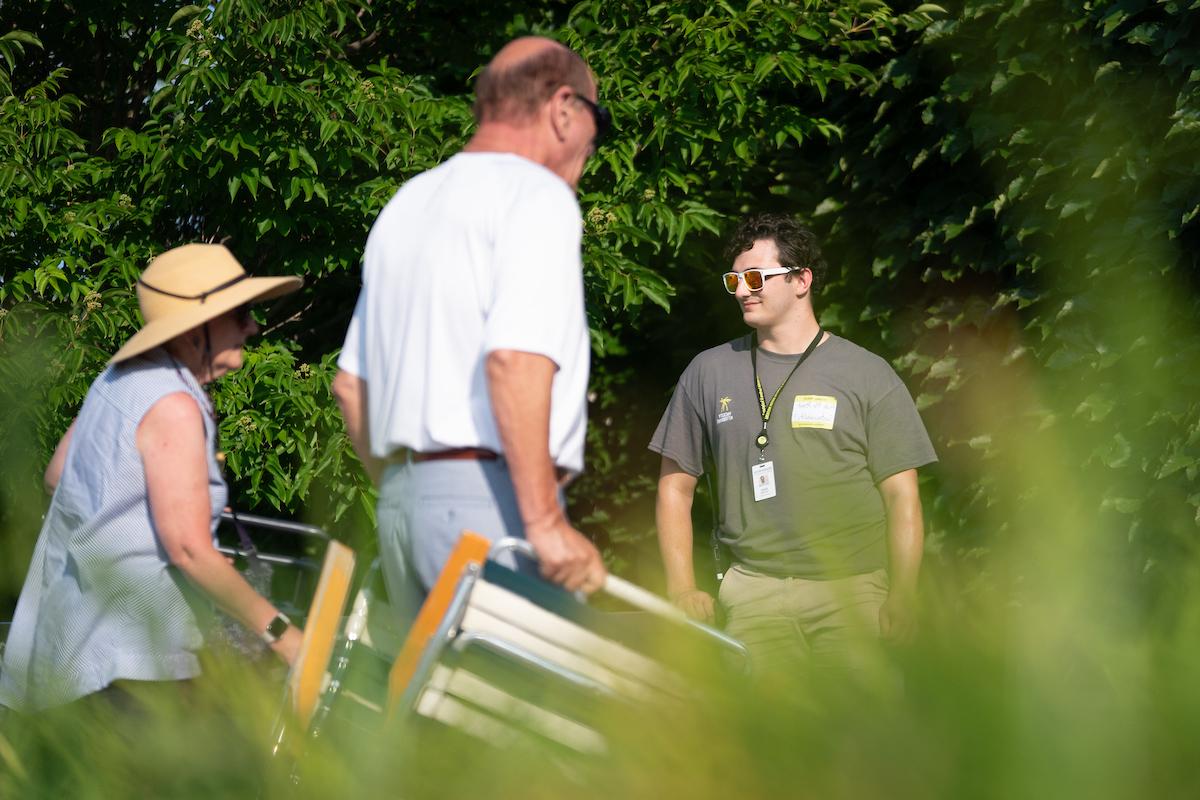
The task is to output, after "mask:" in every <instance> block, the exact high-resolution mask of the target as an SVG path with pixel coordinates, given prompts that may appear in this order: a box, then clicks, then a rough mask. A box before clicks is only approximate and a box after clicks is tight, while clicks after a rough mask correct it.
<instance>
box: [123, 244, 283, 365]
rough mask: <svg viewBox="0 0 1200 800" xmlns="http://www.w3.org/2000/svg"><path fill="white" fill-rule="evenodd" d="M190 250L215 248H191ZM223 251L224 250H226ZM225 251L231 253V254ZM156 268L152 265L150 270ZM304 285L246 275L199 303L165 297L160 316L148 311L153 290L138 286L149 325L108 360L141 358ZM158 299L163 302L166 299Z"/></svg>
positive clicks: (143, 312)
mask: <svg viewBox="0 0 1200 800" xmlns="http://www.w3.org/2000/svg"><path fill="white" fill-rule="evenodd" d="M187 247H188V248H198V247H216V246H214V245H188V246H187ZM181 249H182V248H181ZM221 249H222V250H224V248H221ZM225 252H226V253H228V251H225ZM222 255H224V254H222ZM229 259H230V260H231V261H233V259H232V255H230V256H229ZM233 264H235V265H236V264H237V262H236V261H233ZM153 266H154V265H153V264H152V265H151V268H152V267H153ZM151 268H148V269H147V271H146V272H145V273H143V276H149V275H150V274H151ZM236 268H237V269H238V270H239V271H240V269H241V266H240V265H237V267H236ZM243 274H244V273H243ZM303 285H304V281H303V280H301V279H300V278H297V277H292V276H289V277H279V278H252V277H249V276H246V277H245V278H242V279H240V280H238V281H237V282H236V283H234V284H233V285H231V286H228V287H226V288H224V289H220V290H218V291H215V292H212V293H211V294H209V295H207V296H205V297H204V298H203V299H200V300H182V299H181V300H172V299H170V298H165V302H166V303H168V304H169V309H163V310H162V311H160V312H159V313H154V314H151V313H147V312H148V311H149V309H148V303H147V299H148V298H147V293H148V292H149V291H150V290H148V289H146V288H144V286H139V287H138V292H139V299H140V300H141V306H142V314H143V316H144V317H146V318H147V321H146V324H145V325H144V326H142V329H141V330H139V331H138V332H137V333H135V334H134V335H133V336H131V337H130V338H129V340H128V341H126V342H125V344H124V345H122V346H121V349H120V350H118V351H117V352H116V353H115V354H114V355H113V357H112V358H111V359H109V362H108V363H110V364H117V363H120V362H122V361H126V360H128V359H130V358H133V357H134V356H138V355H141V354H142V353H145V352H148V351H150V350H153V349H154V348H155V347H158V346H159V345H162V344H166V343H167V342H169V341H171V340H172V339H174V338H175V337H176V336H179V335H180V334H183V333H187V332H188V331H190V330H192V329H193V328H197V327H199V326H201V325H203V324H204V323H206V322H209V321H211V320H214V319H216V318H217V317H219V316H221V315H222V314H224V313H226V312H227V311H231V310H233V309H235V308H237V307H238V306H240V305H243V304H245V303H252V302H255V301H260V300H270V299H271V298H274V297H279V296H281V295H284V294H288V293H289V292H294V291H296V290H297V289H299V288H300V287H301V286H303ZM156 299H157V300H159V301H164V298H156Z"/></svg>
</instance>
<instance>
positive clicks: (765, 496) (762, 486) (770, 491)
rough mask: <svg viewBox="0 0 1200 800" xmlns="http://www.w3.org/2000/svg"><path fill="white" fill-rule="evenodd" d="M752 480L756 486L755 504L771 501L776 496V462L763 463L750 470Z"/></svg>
mask: <svg viewBox="0 0 1200 800" xmlns="http://www.w3.org/2000/svg"><path fill="white" fill-rule="evenodd" d="M750 480H751V482H752V483H753V484H754V502H756V503H757V502H758V501H759V500H769V499H771V498H772V497H774V496H775V462H774V461H763V462H762V463H760V464H755V465H754V466H753V467H751V468H750Z"/></svg>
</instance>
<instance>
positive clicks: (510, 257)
mask: <svg viewBox="0 0 1200 800" xmlns="http://www.w3.org/2000/svg"><path fill="white" fill-rule="evenodd" d="M582 239H583V218H582V217H581V216H580V214H579V205H578V204H577V203H576V201H575V198H574V197H573V196H572V195H571V194H570V191H569V190H568V189H567V188H566V186H565V185H563V186H561V187H560V186H553V185H545V186H542V185H539V186H537V187H536V188H534V189H531V190H529V191H528V192H525V193H522V195H521V196H520V197H519V198H518V200H517V202H516V203H515V204H514V205H513V206H512V207H511V208H510V209H509V210H508V213H506V214H504V215H502V216H501V220H500V223H499V230H498V231H497V234H496V244H495V248H494V251H493V265H494V272H493V293H492V304H491V307H490V308H489V309H488V312H487V320H486V322H485V323H484V352H487V353H490V352H492V351H495V350H520V351H522V352H526V353H536V354H539V355H544V356H546V357H547V358H549V359H551V360H552V361H553V362H554V363H555V364H557V365H559V366H561V365H562V364H564V363H566V360H567V359H569V358H571V357H573V354H574V349H573V348H574V346H575V344H576V342H575V337H573V336H572V335H571V334H572V332H574V331H576V329H577V328H578V326H579V325H580V324H581V323H582V324H586V323H584V322H583V313H584V311H583V262H582V260H581V257H580V245H581V242H582Z"/></svg>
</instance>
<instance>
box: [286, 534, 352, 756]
mask: <svg viewBox="0 0 1200 800" xmlns="http://www.w3.org/2000/svg"><path fill="white" fill-rule="evenodd" d="M354 561H355V558H354V551H353V550H351V549H350V548H349V547H346V546H345V545H343V544H342V543H340V542H337V541H330V543H329V547H328V548H327V549H326V551H325V561H324V564H323V565H322V567H321V576H320V578H319V579H318V581H317V588H316V591H315V592H314V594H313V598H312V603H311V604H310V606H309V610H308V615H307V617H306V618H305V624H304V639H303V641H302V643H301V645H300V653H299V655H298V656H297V658H296V661H295V662H294V663H293V664H292V668H291V670H290V671H289V673H288V679H287V687H286V691H285V702H284V708H283V711H282V712H281V714H280V718H279V720H278V721H277V722H276V725H275V737H274V739H275V746H274V753H276V754H278V753H279V752H280V750H281V749H282V748H283V747H284V746H285V745H286V744H287V742H288V741H289V740H290V739H291V738H292V737H291V736H290V735H289V732H290V731H291V730H293V729H299V730H305V729H307V728H308V725H309V723H310V721H311V719H312V716H313V712H314V711H315V709H316V707H317V701H318V698H319V697H320V695H321V692H322V690H323V688H324V684H325V681H326V679H327V670H328V667H329V662H330V657H331V656H332V654H333V649H334V645H335V643H336V640H337V636H338V631H339V630H341V628H342V622H343V618H342V612H343V611H344V610H345V608H346V600H347V598H348V597H349V596H350V584H351V580H352V579H353V576H354Z"/></svg>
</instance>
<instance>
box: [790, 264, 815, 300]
mask: <svg viewBox="0 0 1200 800" xmlns="http://www.w3.org/2000/svg"><path fill="white" fill-rule="evenodd" d="M789 277H790V278H791V279H792V283H793V284H794V289H795V291H796V297H804V296H805V295H807V294H808V293H809V290H811V289H812V280H813V274H812V270H811V269H809V268H808V267H801V268H800V269H799V270H797V271H795V272H793V273H792V274H791V275H790V276H789Z"/></svg>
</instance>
